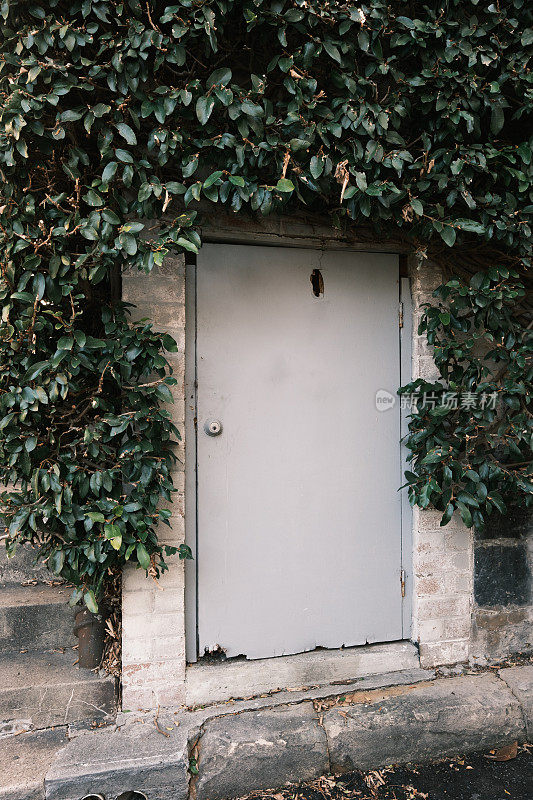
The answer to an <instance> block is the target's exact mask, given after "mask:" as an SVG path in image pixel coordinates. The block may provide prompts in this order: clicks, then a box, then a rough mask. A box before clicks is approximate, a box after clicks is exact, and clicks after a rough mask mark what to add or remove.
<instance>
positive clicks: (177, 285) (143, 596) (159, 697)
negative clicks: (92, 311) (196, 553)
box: [122, 256, 185, 710]
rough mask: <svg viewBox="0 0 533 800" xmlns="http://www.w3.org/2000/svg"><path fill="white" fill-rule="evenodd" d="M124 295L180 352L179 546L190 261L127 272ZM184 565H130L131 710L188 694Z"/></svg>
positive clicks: (165, 536) (175, 406)
mask: <svg viewBox="0 0 533 800" xmlns="http://www.w3.org/2000/svg"><path fill="white" fill-rule="evenodd" d="M122 296H123V299H124V300H125V301H127V302H129V303H134V304H135V306H136V308H135V309H134V310H133V314H132V319H142V318H143V317H149V319H150V320H151V321H152V322H153V327H154V330H157V331H164V332H166V333H169V334H170V335H171V336H173V337H174V339H175V340H176V342H177V344H178V352H177V353H168V354H167V355H168V360H169V362H170V363H171V365H172V368H173V370H174V377H175V378H176V379H177V384H176V385H175V386H173V387H171V390H172V394H173V396H174V403H172V404H169V405H168V410H169V412H170V413H171V415H172V418H173V422H174V424H175V425H176V427H177V428H178V430H179V431H180V433H181V436H182V437H183V439H182V441H181V443H180V445H179V446H178V447H177V448H176V455H177V456H178V461H177V462H176V468H175V472H174V474H173V480H174V486H175V487H176V489H177V490H178V491H177V492H176V494H175V496H174V502H173V503H172V504H171V509H172V517H171V519H170V522H171V527H170V528H169V527H168V526H166V525H161V527H160V530H159V531H158V534H159V537H160V541H162V542H164V543H165V544H170V545H179V544H181V543H182V542H183V541H184V538H185V507H184V506H185V474H184V466H185V441H184V437H185V430H184V428H185V426H184V419H185V389H184V374H185V260H184V258H183V256H178V257H173V258H167V259H166V260H165V263H164V264H163V265H162V266H161V267H156V268H154V269H153V271H152V272H151V273H150V274H149V275H146V274H144V273H141V272H129V273H126V274H125V275H124V276H123V278H122ZM184 587H185V580H184V564H183V561H180V559H179V558H178V556H173V557H172V558H170V559H169V570H168V571H167V572H166V573H165V574H164V575H163V576H162V577H161V578H160V580H159V581H155V580H152V579H151V578H147V577H146V574H145V572H144V570H140V569H139V570H137V569H134V568H129V569H127V570H126V571H125V574H124V580H123V593H122V643H123V650H122V706H123V708H124V709H125V710H127V709H131V710H136V709H143V708H147V709H148V708H157V706H159V705H160V706H161V707H165V706H173V705H180V704H181V703H183V702H184V699H185V597H184Z"/></svg>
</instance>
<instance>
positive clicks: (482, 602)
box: [472, 509, 533, 661]
mask: <svg viewBox="0 0 533 800" xmlns="http://www.w3.org/2000/svg"><path fill="white" fill-rule="evenodd" d="M474 554H475V557H474V613H473V620H472V654H473V656H474V657H475V658H476V659H478V660H481V661H483V660H484V659H489V660H492V659H499V658H502V657H505V656H506V655H507V654H508V653H512V652H520V651H527V650H530V649H531V648H532V647H533V517H532V515H531V513H530V512H527V511H525V510H520V511H519V510H513V509H510V511H509V513H508V514H507V515H506V516H505V517H502V516H500V515H499V514H494V515H493V516H492V518H491V519H490V520H489V521H488V524H487V527H486V529H485V531H483V532H482V533H478V534H477V535H476V539H475V543H474Z"/></svg>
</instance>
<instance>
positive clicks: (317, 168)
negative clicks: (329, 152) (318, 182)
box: [309, 156, 324, 179]
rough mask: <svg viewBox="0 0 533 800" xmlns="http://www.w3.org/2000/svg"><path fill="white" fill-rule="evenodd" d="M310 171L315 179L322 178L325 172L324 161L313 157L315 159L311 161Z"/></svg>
mask: <svg viewBox="0 0 533 800" xmlns="http://www.w3.org/2000/svg"><path fill="white" fill-rule="evenodd" d="M309 170H310V172H311V175H312V176H313V178H315V179H316V178H320V176H321V175H322V173H323V172H324V159H323V158H318V157H317V156H313V158H312V159H311V163H310V166H309Z"/></svg>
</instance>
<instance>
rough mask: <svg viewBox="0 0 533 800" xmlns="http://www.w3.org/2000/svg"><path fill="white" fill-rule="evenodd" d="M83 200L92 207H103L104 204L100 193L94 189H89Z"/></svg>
mask: <svg viewBox="0 0 533 800" xmlns="http://www.w3.org/2000/svg"><path fill="white" fill-rule="evenodd" d="M83 199H84V200H85V202H86V203H88V204H89V205H90V206H103V204H104V201H103V200H102V198H101V197H100V195H99V194H98V192H95V191H94V189H89V191H88V192H87V194H84V195H83Z"/></svg>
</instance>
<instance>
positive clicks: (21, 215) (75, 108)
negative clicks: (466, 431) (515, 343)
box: [0, 0, 533, 602]
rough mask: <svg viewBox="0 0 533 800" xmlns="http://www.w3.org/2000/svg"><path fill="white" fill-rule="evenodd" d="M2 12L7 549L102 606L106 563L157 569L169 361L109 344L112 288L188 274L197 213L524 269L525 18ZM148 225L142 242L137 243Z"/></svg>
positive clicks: (112, 5)
mask: <svg viewBox="0 0 533 800" xmlns="http://www.w3.org/2000/svg"><path fill="white" fill-rule="evenodd" d="M0 14H1V16H2V18H3V21H4V24H3V28H2V40H1V44H0V49H1V59H0V95H1V106H2V110H1V112H0V170H1V174H0V177H1V179H2V184H3V185H2V188H1V192H2V200H1V202H0V239H1V243H0V244H1V268H2V285H1V300H2V317H1V328H0V337H1V339H0V358H1V361H2V372H1V374H0V392H1V395H0V419H1V422H0V453H1V471H2V476H3V478H4V479H6V480H10V481H11V482H13V483H14V484H15V488H14V490H13V491H12V492H10V493H8V494H7V495H6V496H5V498H4V502H5V504H6V511H5V516H6V518H7V521H8V524H9V525H10V530H11V541H12V542H13V541H15V540H17V539H20V540H22V539H32V540H33V541H36V540H39V541H41V542H42V548H43V553H44V554H45V555H48V556H49V563H50V564H51V566H52V567H53V568H54V569H55V570H56V572H58V573H59V574H62V575H64V576H66V577H68V578H69V579H71V580H72V581H73V582H74V583H76V585H78V586H79V587H80V589H81V590H82V591H83V592H85V593H88V592H91V591H95V592H98V587H99V585H100V583H101V580H102V577H103V576H104V574H105V573H106V570H107V569H108V568H109V567H111V566H113V565H121V564H122V563H123V562H124V560H125V559H126V558H129V559H130V560H136V561H138V562H139V563H140V565H141V566H142V567H144V568H146V567H153V569H154V570H157V569H158V567H157V564H158V563H160V564H161V566H163V564H164V562H163V561H161V558H162V557H163V555H164V554H163V553H162V551H161V548H160V547H159V545H158V544H157V541H156V536H155V532H154V527H153V526H154V523H155V521H156V519H158V518H159V516H161V515H162V512H160V511H158V508H159V506H160V501H161V499H162V498H164V497H168V493H169V492H170V491H171V481H170V476H169V470H170V468H171V459H172V454H171V447H170V440H171V437H172V436H175V435H176V431H175V430H174V429H173V426H172V425H171V423H170V420H169V419H168V417H166V416H165V414H164V412H163V411H162V410H160V403H161V402H162V401H165V400H166V399H167V396H168V383H169V382H170V381H171V378H170V377H169V375H168V371H167V372H165V370H167V366H166V361H165V358H164V355H163V348H166V349H169V348H170V347H171V344H170V343H169V342H168V341H167V342H163V341H162V340H161V337H159V336H158V335H157V334H154V333H152V332H151V330H150V329H149V328H148V327H145V328H142V327H139V326H133V327H132V326H131V325H130V324H129V323H128V320H127V317H126V313H125V309H124V308H123V307H122V306H121V304H120V302H118V301H116V300H112V298H111V296H110V293H109V286H110V284H111V276H112V273H113V271H115V272H120V270H121V269H122V268H123V267H124V265H125V264H128V265H131V266H132V267H133V268H141V269H145V270H150V269H151V268H152V266H153V265H154V264H161V262H162V260H163V259H164V257H165V255H166V254H167V253H168V252H169V251H171V250H189V251H192V252H197V250H198V248H199V246H200V239H199V236H198V233H197V232H196V231H195V229H194V221H195V216H196V214H197V211H198V209H199V208H200V206H199V201H200V200H203V201H207V202H208V203H213V204H215V203H220V204H225V205H226V206H228V207H229V208H231V209H232V210H233V211H236V212H238V211H240V210H241V209H245V208H249V209H250V210H251V211H255V212H259V213H262V214H267V213H269V212H270V211H272V210H276V209H278V210H279V209H281V210H283V211H284V212H285V213H290V212H291V211H296V210H301V209H302V207H306V208H308V209H310V210H315V211H316V212H320V213H327V214H330V215H331V216H332V218H334V219H335V220H337V221H342V220H344V221H345V222H351V221H353V222H355V223H365V224H370V225H373V226H374V228H375V229H376V231H377V232H378V235H379V236H386V235H393V234H394V235H396V234H397V232H398V231H400V232H401V234H402V236H403V237H404V238H407V239H410V240H412V241H413V242H414V243H415V244H416V246H422V247H429V248H430V250H431V248H434V247H437V248H439V247H440V248H445V247H446V246H449V247H451V246H453V245H455V247H456V248H459V250H458V252H460V248H461V247H465V246H466V245H468V244H469V245H470V246H471V245H472V243H474V242H475V241H476V240H477V241H485V242H490V241H492V242H494V243H495V244H494V246H495V247H497V248H499V249H501V250H502V251H505V252H506V253H507V254H512V255H514V256H515V257H516V261H517V264H520V262H522V265H523V264H524V263H525V262H526V261H527V258H528V256H529V253H530V240H531V217H532V212H533V197H532V181H531V176H532V163H531V162H532V158H531V154H532V139H531V100H532V94H533V85H532V78H531V71H530V68H529V58H530V53H531V44H532V42H533V28H532V25H533V20H532V12H531V10H530V7H529V4H528V3H527V2H526V0H510V2H507V3H500V4H497V3H496V4H491V3H490V2H488V1H487V0H485V1H484V2H478V1H477V0H447V1H446V2H442V3H438V4H428V5H421V4H418V3H408V2H392V3H388V4H386V3H384V2H373V3H372V4H366V5H365V4H362V5H353V4H350V3H332V2H326V0H305V1H304V0H292V2H273V1H272V0H244V2H234V1H233V0H218V2H205V1H204V0H181V2H177V3H174V4H172V3H169V2H166V1H162V0H148V1H147V2H146V1H145V0H142V2H141V1H140V0H124V1H123V2H116V0H113V2H111V0H70V2H66V0H47V2H46V3H40V2H39V0H31V1H30V2H26V1H25V0H0ZM213 208H214V209H216V206H215V205H213ZM162 215H164V221H163V222H162V224H161V227H160V228H159V230H158V231H157V232H152V231H149V230H147V228H146V227H145V225H144V223H143V222H142V221H141V220H146V219H153V218H159V217H161V216H162ZM476 291H477V290H476ZM491 305H492V301H491ZM445 329H446V331H448V326H446V325H445ZM518 338H519V337H518ZM154 372H155V374H156V375H159V377H160V380H159V383H157V384H155V385H152V384H151V381H152V377H151V376H152V375H153V373H154ZM165 375H166V377H165ZM139 384H140V385H139ZM143 384H149V385H148V386H147V385H144V386H143ZM134 387H135V388H134ZM513 396H514V395H513ZM509 408H510V409H511V411H512V412H513V413H515V411H516V409H514V408H513V407H511V406H509ZM423 446H425V444H423V445H422V444H421V445H420V447H421V448H422V447H423ZM416 447H417V448H418V445H417V446H416ZM518 447H519V448H521V447H522V445H520V444H519V445H518ZM417 452H421V450H417ZM419 460H420V459H417V469H420V470H421V474H423V473H424V469H422V468H421V467H418V463H419ZM126 495H127V498H126ZM435 498H436V495H435ZM432 499H433V498H432ZM424 502H425V500H424ZM137 505H138V506H139V507H138V508H137ZM467 505H468V504H467ZM496 505H497V504H496ZM132 506H135V508H131V507H132ZM128 507H129V508H130V510H128ZM99 514H102V515H103V518H104V519H103V520H102V519H101V517H100V516H99ZM91 515H92V516H91ZM158 515H159V516H158ZM120 537H122V539H120ZM115 548H116V549H115ZM181 554H182V555H184V556H186V555H188V553H187V551H186V550H182V553H181ZM152 556H153V558H151V557H152ZM91 597H92V596H88V599H89V601H90V602H92V600H91Z"/></svg>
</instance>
